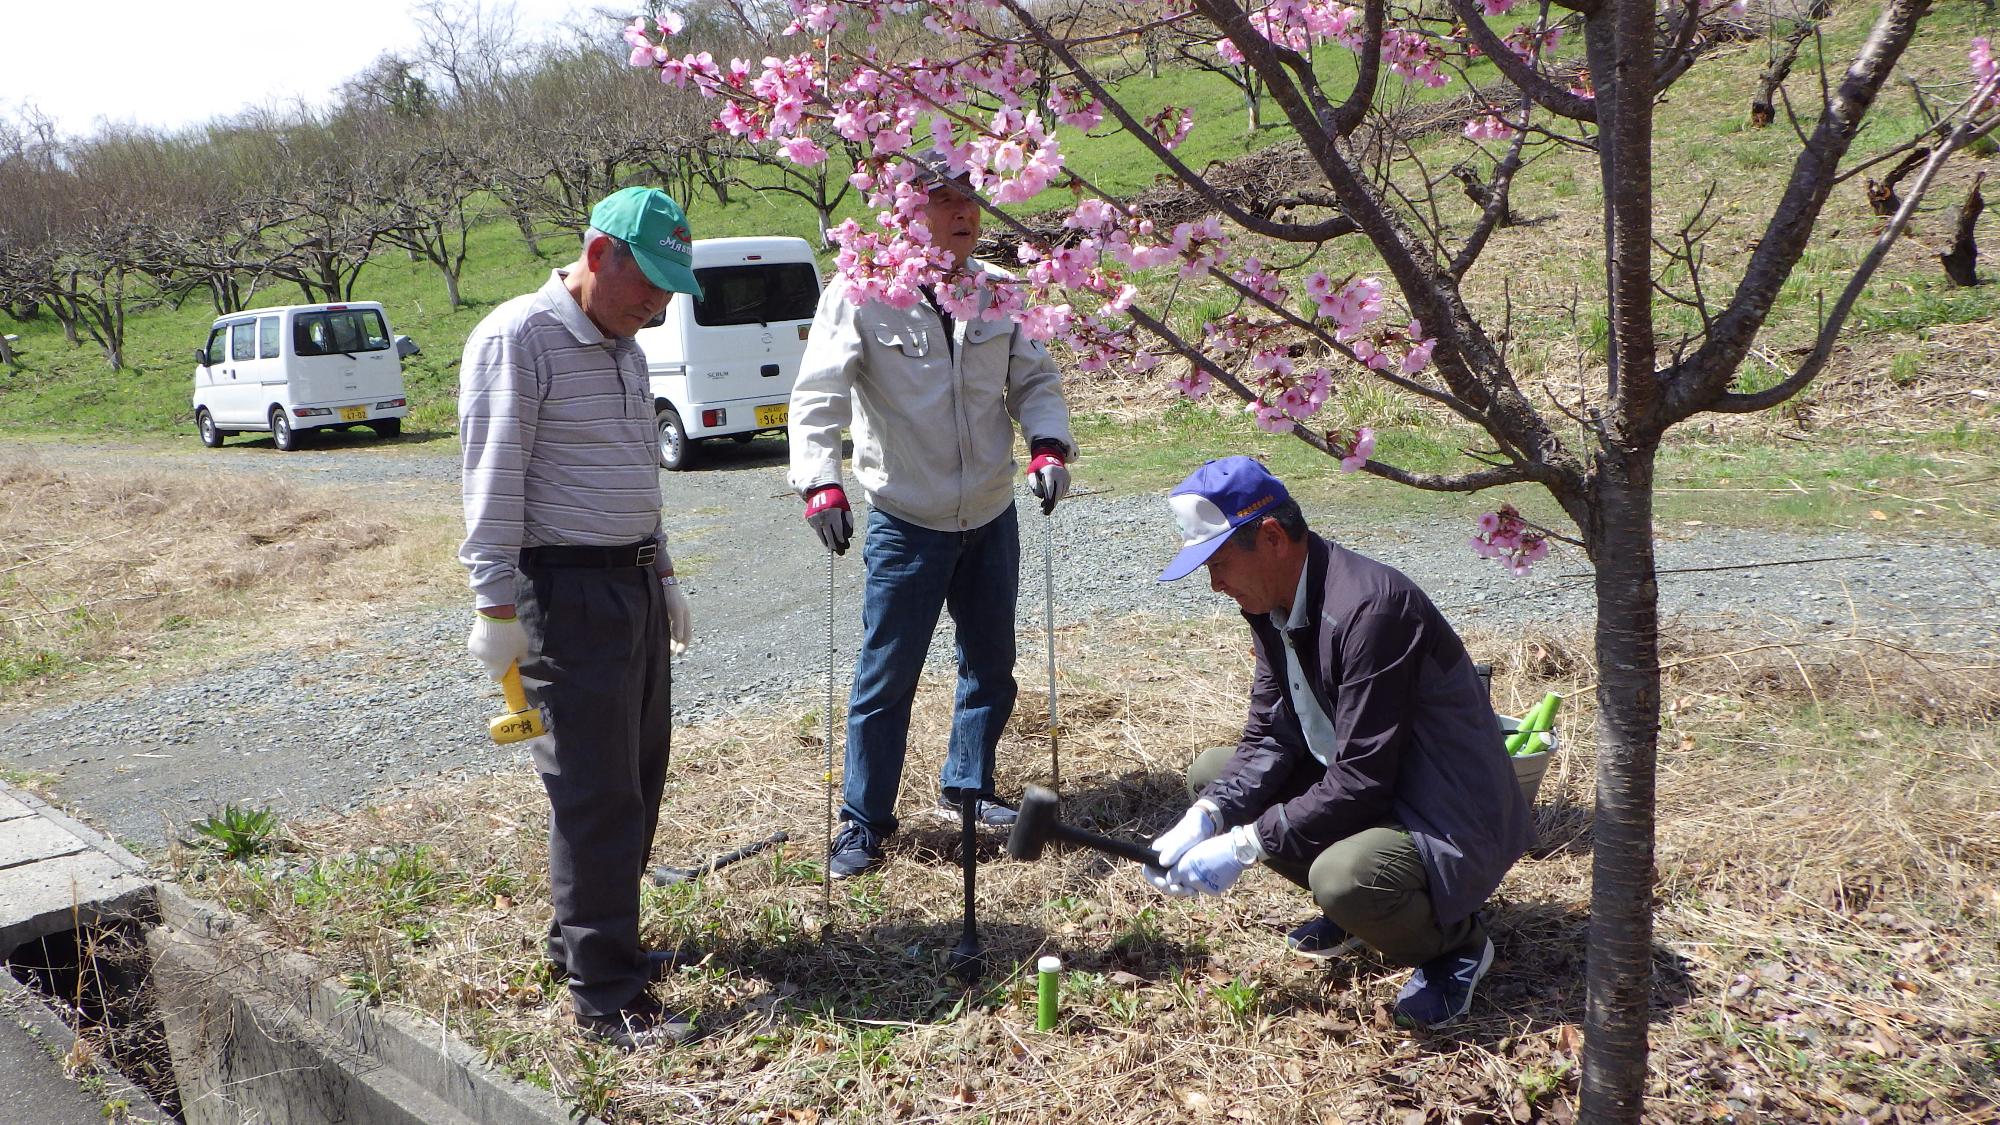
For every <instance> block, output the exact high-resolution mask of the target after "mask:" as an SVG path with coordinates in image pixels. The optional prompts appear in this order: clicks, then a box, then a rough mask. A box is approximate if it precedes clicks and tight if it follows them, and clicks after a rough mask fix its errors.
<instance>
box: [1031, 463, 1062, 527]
mask: <svg viewBox="0 0 2000 1125" xmlns="http://www.w3.org/2000/svg"><path fill="white" fill-rule="evenodd" d="M1028 487H1029V488H1031V489H1033V490H1034V493H1035V495H1037V496H1039V497H1041V498H1042V514H1043V515H1045V516H1046V515H1048V514H1049V513H1050V512H1053V511H1055V510H1056V501H1058V500H1060V499H1062V498H1063V497H1064V496H1067V495H1069V466H1068V465H1066V464H1064V463H1063V459H1062V454H1061V453H1059V452H1057V447H1056V446H1054V445H1038V446H1036V447H1035V456H1034V458H1033V459H1032V460H1030V461H1029V462H1028Z"/></svg>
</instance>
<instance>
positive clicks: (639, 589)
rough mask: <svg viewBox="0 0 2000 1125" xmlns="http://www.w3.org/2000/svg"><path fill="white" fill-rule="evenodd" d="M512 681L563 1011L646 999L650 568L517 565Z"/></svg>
mask: <svg viewBox="0 0 2000 1125" xmlns="http://www.w3.org/2000/svg"><path fill="white" fill-rule="evenodd" d="M516 612H517V613H519V615H520V618H521V624H522V626H523V627H524V628H525V629H526V630H527V633H528V659H527V660H526V661H524V662H523V663H522V665H521V684H522V686H523V687H525V688H526V689H527V692H528V699H529V701H530V702H532V703H535V704H538V705H540V706H541V707H542V708H543V713H544V714H545V715H546V716H547V717H548V720H549V728H550V734H549V737H547V738H544V739H539V740H537V741H536V743H535V745H534V747H533V754H534V759H535V769H536V770H537V771H539V772H540V773H541V775H542V788H543V789H545V790H546V791H547V792H548V795H549V813H550V815H549V897H550V900H551V902H552V903H553V904H554V907H555V920H554V922H553V923H552V924H551V925H550V927H549V941H548V949H549V958H550V959H551V960H553V961H555V962H556V963H557V964H558V965H563V966H566V967H567V968H568V970H569V989H570V1001H571V1003H573V1004H574V1005H575V1006H576V1010H577V1011H578V1012H580V1013H582V1014H584V1015H589V1016H605V1015H610V1014H612V1013H613V1012H616V1011H618V1010H619V1009H620V1008H623V1007H626V1006H627V1005H629V1004H631V1003H632V1002H633V1001H634V1000H636V999H638V998H639V996H640V995H641V994H642V993H643V992H644V991H645V989H646V985H647V971H646V958H645V953H644V951H643V949H642V948H641V947H640V945H639V880H640V878H641V877H642V876H643V875H644V873H645V869H646V860H647V857H648V856H649V855H650V854H651V853H652V850H653V832H654V830H655V829H656V828H657V827H658V826H659V818H660V794H661V791H662V790H664V789H665V787H666V781H667V756H668V750H669V747H670V744H671V743H670V740H671V737H672V719H673V702H672V677H671V674H670V673H669V671H668V665H667V655H668V654H667V637H668V633H667V612H666V601H665V598H664V596H663V595H662V593H661V591H660V582H659V579H658V578H657V577H655V575H654V574H653V570H652V568H651V567H644V566H629V567H617V568H612V569H596V568H586V567H556V566H546V565H537V564H534V563H532V562H529V563H524V564H523V565H522V568H521V574H520V582H519V586H518V593H517V600H516Z"/></svg>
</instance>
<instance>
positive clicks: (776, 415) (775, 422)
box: [757, 402, 789, 426]
mask: <svg viewBox="0 0 2000 1125" xmlns="http://www.w3.org/2000/svg"><path fill="white" fill-rule="evenodd" d="M788 409H789V407H788V405H787V404H786V403H782V402H781V403H779V404H778V405H776V406H760V407H758V408H757V424H758V425H760V426H782V425H784V424H785V413H786V411H787V410H788Z"/></svg>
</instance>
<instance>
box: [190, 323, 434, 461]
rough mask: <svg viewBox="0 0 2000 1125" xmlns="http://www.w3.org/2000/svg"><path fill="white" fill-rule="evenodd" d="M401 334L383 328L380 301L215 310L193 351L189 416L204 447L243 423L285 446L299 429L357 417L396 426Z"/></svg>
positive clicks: (293, 442)
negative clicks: (205, 338) (205, 334)
mask: <svg viewBox="0 0 2000 1125" xmlns="http://www.w3.org/2000/svg"><path fill="white" fill-rule="evenodd" d="M408 346H409V345H408V341H407V338H402V339H399V338H398V337H395V336H391V335H390V334H389V321H388V318H387V317H386V316H384V315H383V313H382V306H381V305H379V304H376V303H375V302H373V301H354V302H349V303H347V304H340V305H285V306H281V307H279V308H274V309H253V310H250V311H248V312H240V313H231V314H230V315H228V316H224V317H218V318H216V321H215V324H214V326H213V327H211V328H210V329H209V330H208V344H207V346H205V347H200V348H196V349H195V353H194V362H195V368H194V422H195V425H196V427H198V428H199V429H200V430H201V443H202V444H203V445H206V446H208V447H210V448H214V447H216V446H218V445H221V444H222V439H224V438H226V437H230V436H232V435H234V434H236V433H239V432H242V431H245V430H255V431H259V432H262V431H269V432H270V434H271V441H272V443H273V444H275V445H276V446H277V447H278V448H279V449H283V450H287V451H290V450H293V449H297V448H298V447H299V441H300V439H301V438H302V437H304V435H305V433H306V431H308V430H312V429H317V428H319V427H322V426H355V425H365V426H367V427H368V428H370V429H372V430H374V431H375V432H376V433H377V434H378V435H380V436H382V437H385V438H392V437H395V436H396V435H397V434H400V433H402V432H403V418H404V417H405V416H406V415H408V414H409V412H410V409H409V403H408V400H407V399H405V398H404V395H403V362H402V357H403V355H404V354H407V351H406V349H407V348H408Z"/></svg>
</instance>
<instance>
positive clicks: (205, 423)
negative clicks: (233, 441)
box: [194, 407, 234, 449]
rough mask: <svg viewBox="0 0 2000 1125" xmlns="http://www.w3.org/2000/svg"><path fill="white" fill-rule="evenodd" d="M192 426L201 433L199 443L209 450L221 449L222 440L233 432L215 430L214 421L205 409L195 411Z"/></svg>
mask: <svg viewBox="0 0 2000 1125" xmlns="http://www.w3.org/2000/svg"><path fill="white" fill-rule="evenodd" d="M194 425H195V428H196V429H198V430H200V431H201V443H202V444H203V445H205V446H207V447H209V448H210V449H220V448H222V439H223V438H226V437H228V436H229V433H230V432H234V431H229V432H225V431H223V430H219V429H217V428H216V426H215V419H214V418H213V417H211V416H210V415H209V413H208V410H207V408H205V407H204V408H203V409H201V410H197V411H195V414H194Z"/></svg>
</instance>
